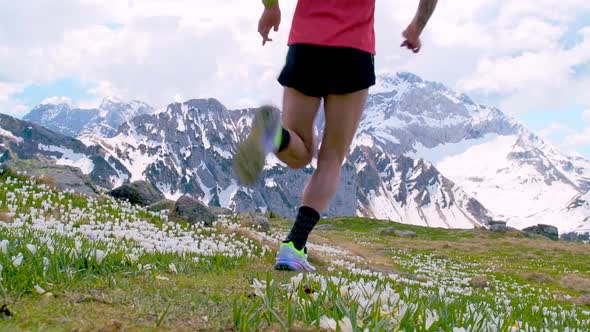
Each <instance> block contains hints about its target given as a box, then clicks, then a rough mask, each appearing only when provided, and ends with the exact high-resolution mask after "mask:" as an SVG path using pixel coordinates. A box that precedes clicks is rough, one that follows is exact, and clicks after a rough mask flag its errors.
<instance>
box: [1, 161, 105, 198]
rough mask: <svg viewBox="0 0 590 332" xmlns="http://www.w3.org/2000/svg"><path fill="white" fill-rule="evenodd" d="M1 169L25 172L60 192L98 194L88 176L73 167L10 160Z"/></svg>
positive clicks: (48, 162) (43, 162)
mask: <svg viewBox="0 0 590 332" xmlns="http://www.w3.org/2000/svg"><path fill="white" fill-rule="evenodd" d="M2 168H3V169H9V170H11V171H14V172H16V171H21V172H25V173H26V174H27V175H29V176H33V177H36V178H42V179H43V180H44V181H46V182H47V183H49V184H51V185H53V186H55V187H56V188H58V189H61V190H73V191H74V192H77V193H80V194H86V195H96V194H98V189H97V188H95V187H94V185H93V184H92V182H91V181H90V179H89V178H88V176H86V175H84V174H83V173H82V172H81V171H80V169H78V168H75V167H70V166H61V165H55V164H53V163H51V162H50V161H47V162H45V161H41V160H38V161H37V160H18V161H13V160H10V161H7V162H5V163H3V164H2Z"/></svg>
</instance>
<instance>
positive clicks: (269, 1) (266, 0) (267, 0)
mask: <svg viewBox="0 0 590 332" xmlns="http://www.w3.org/2000/svg"><path fill="white" fill-rule="evenodd" d="M277 2H279V0H262V3H263V4H264V7H266V8H269V7H272V6H274V5H276V4H277Z"/></svg>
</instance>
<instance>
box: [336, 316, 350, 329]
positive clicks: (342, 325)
mask: <svg viewBox="0 0 590 332" xmlns="http://www.w3.org/2000/svg"><path fill="white" fill-rule="evenodd" d="M338 326H339V327H340V331H342V332H352V331H353V329H352V322H351V321H350V318H348V317H344V318H343V319H342V320H341V321H340V322H339V324H338Z"/></svg>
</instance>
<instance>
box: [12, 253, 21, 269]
mask: <svg viewBox="0 0 590 332" xmlns="http://www.w3.org/2000/svg"><path fill="white" fill-rule="evenodd" d="M22 263H23V254H22V253H20V252H19V253H18V255H16V256H12V265H14V267H19V266H20V265H21V264H22Z"/></svg>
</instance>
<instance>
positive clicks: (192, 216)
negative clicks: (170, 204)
mask: <svg viewBox="0 0 590 332" xmlns="http://www.w3.org/2000/svg"><path fill="white" fill-rule="evenodd" d="M174 217H176V218H181V219H184V220H186V221H187V222H188V223H190V224H199V223H203V224H205V225H207V226H211V225H212V224H213V222H214V221H215V220H216V219H217V217H216V216H215V215H214V214H213V213H212V212H211V211H210V210H209V208H208V207H207V206H206V205H205V204H203V203H201V201H199V200H198V199H196V198H194V197H192V196H189V195H184V196H182V197H180V198H179V199H178V201H176V204H175V206H174Z"/></svg>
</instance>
